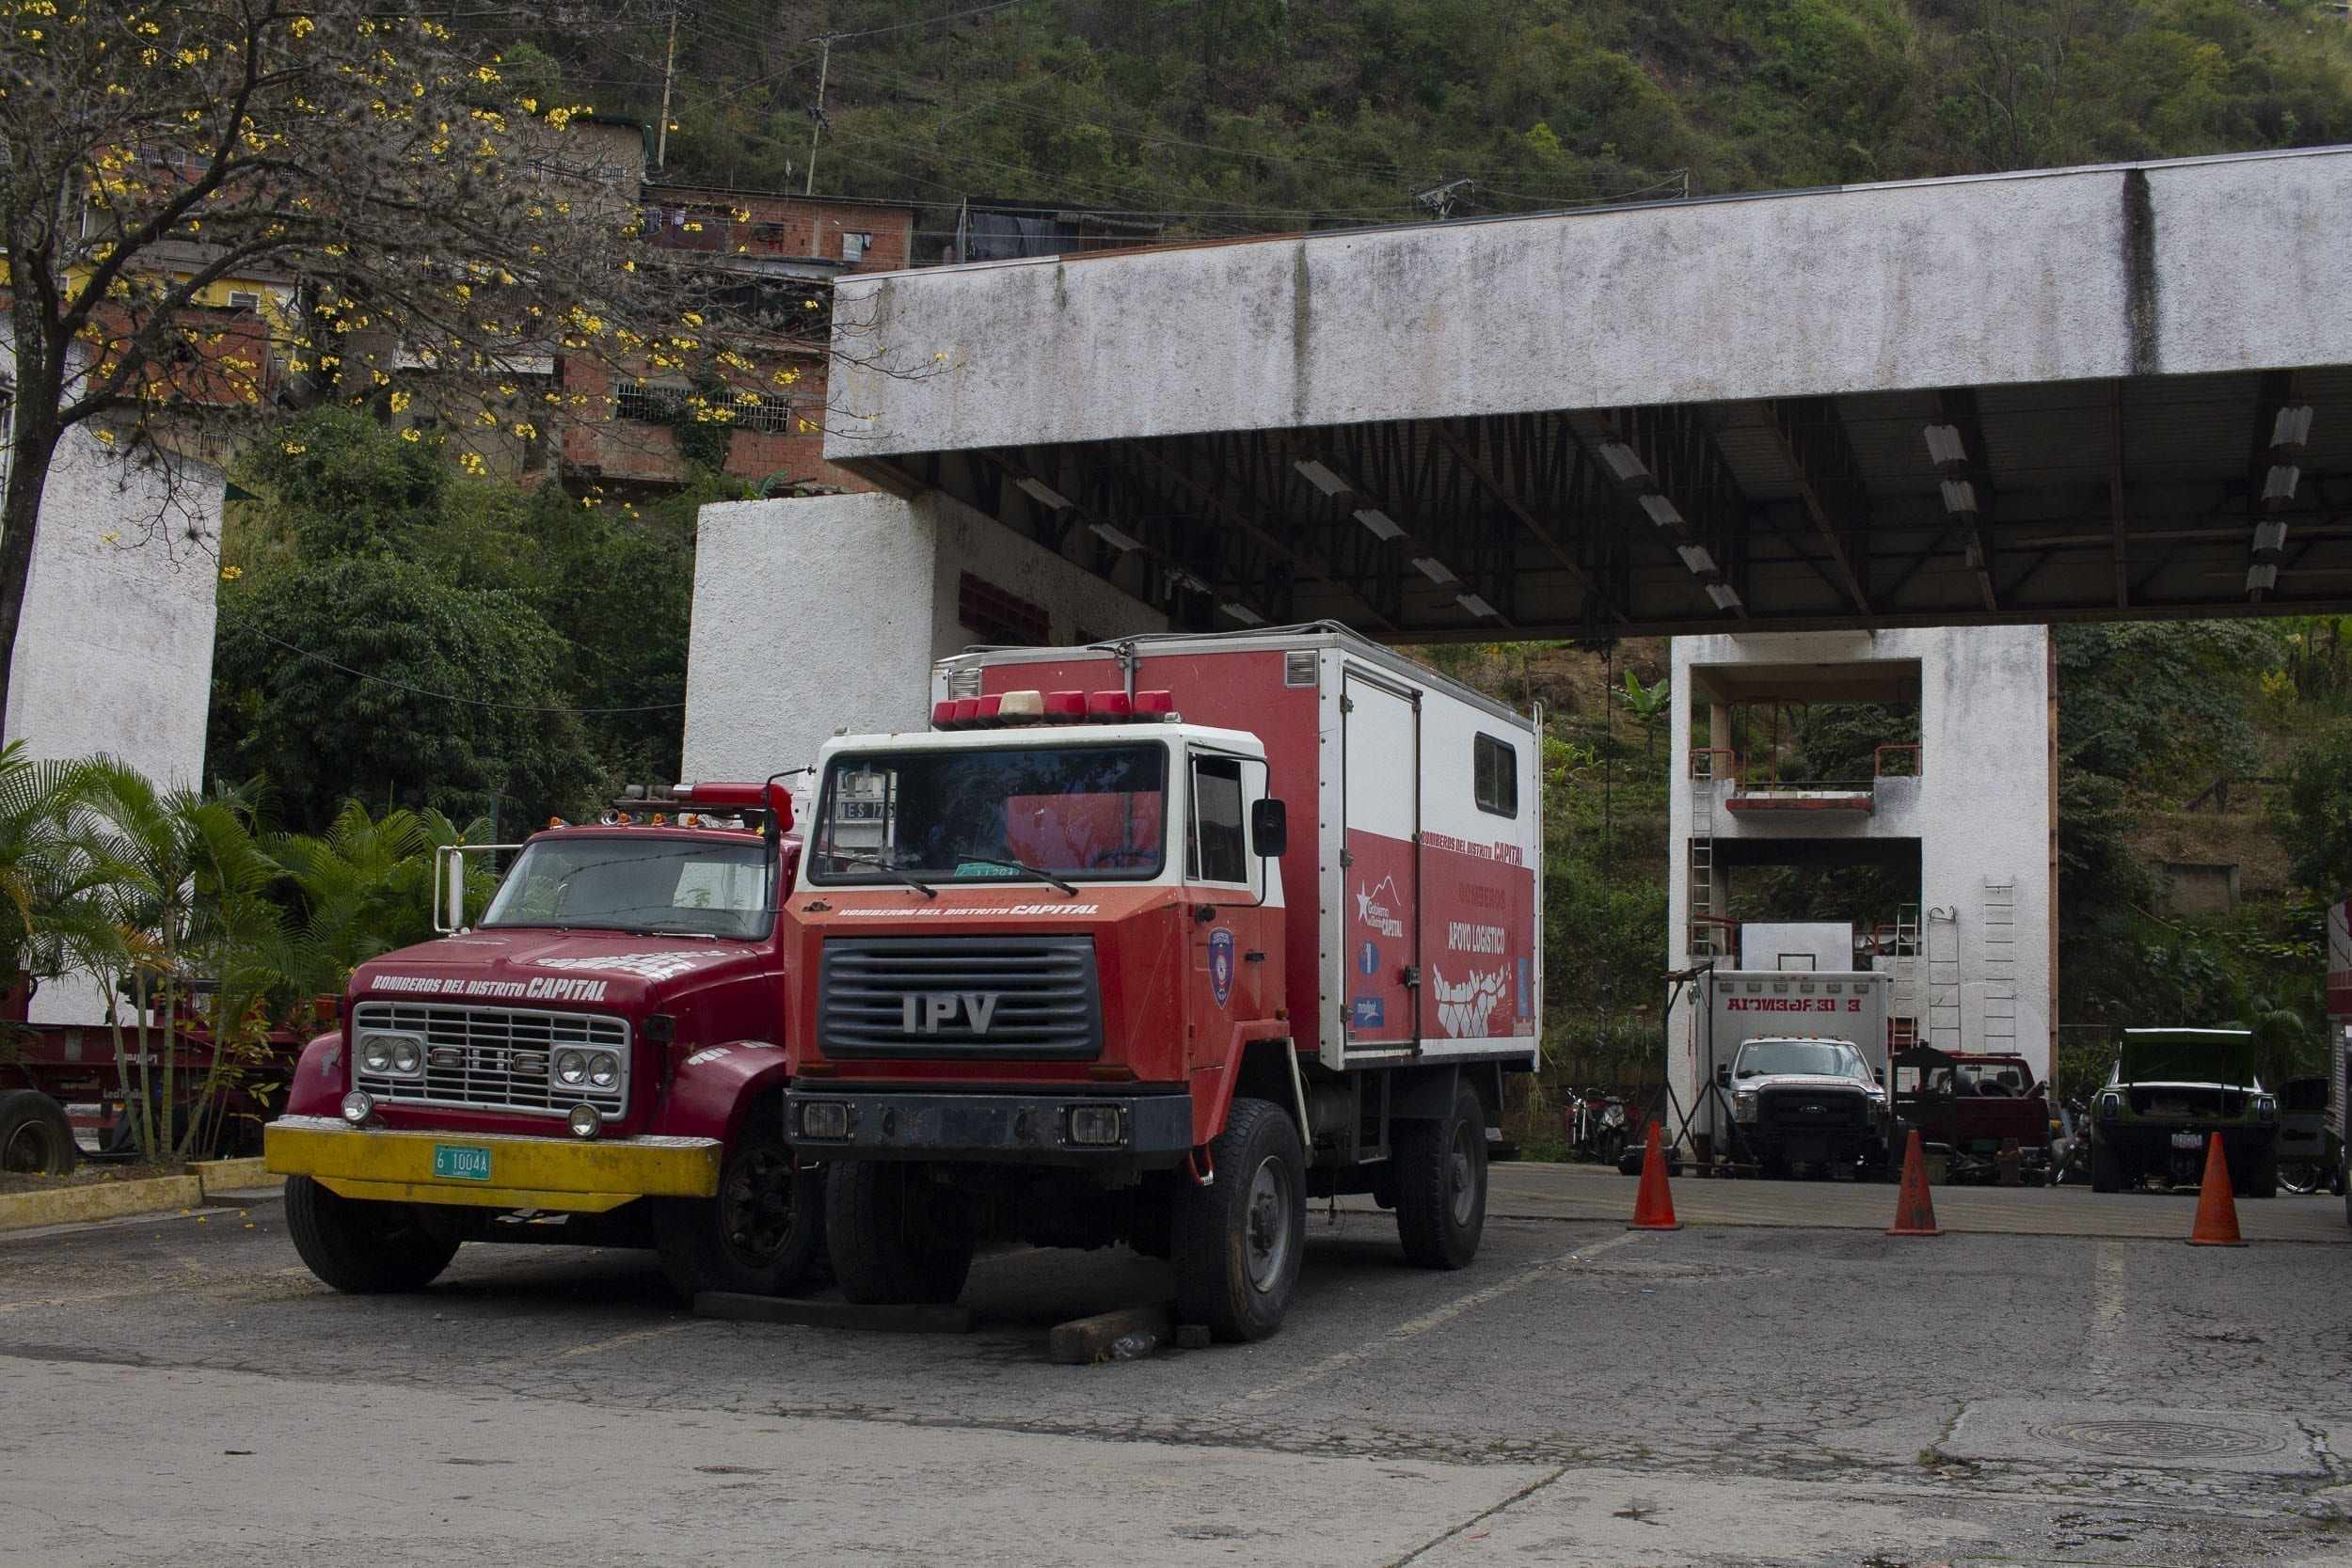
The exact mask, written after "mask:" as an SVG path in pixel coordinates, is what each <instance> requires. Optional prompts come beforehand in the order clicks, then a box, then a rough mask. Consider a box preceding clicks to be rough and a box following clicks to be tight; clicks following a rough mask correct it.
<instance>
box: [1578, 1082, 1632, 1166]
mask: <svg viewBox="0 0 2352 1568" xmlns="http://www.w3.org/2000/svg"><path fill="white" fill-rule="evenodd" d="M1560 1119H1561V1122H1562V1127H1561V1132H1563V1134H1564V1135H1565V1137H1566V1139H1567V1145H1568V1158H1570V1159H1571V1160H1584V1161H1591V1162H1593V1163H1594V1164H1604V1165H1613V1164H1616V1163H1617V1161H1618V1158H1619V1156H1621V1155H1623V1154H1624V1153H1625V1150H1626V1146H1627V1145H1628V1144H1629V1142H1630V1141H1631V1140H1632V1136H1633V1120H1632V1117H1631V1116H1630V1115H1629V1113H1628V1111H1627V1108H1626V1103H1625V1101H1622V1100H1620V1099H1618V1098H1617V1097H1616V1096H1614V1095H1613V1094H1610V1093H1608V1092H1607V1091H1606V1090H1602V1089H1586V1090H1584V1091H1583V1092H1582V1093H1581V1094H1578V1095H1577V1096H1576V1097H1575V1098H1574V1099H1573V1100H1572V1101H1570V1102H1569V1103H1568V1104H1566V1105H1565V1106H1563V1107H1561V1112H1560Z"/></svg>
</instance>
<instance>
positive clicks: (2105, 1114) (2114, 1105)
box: [2099, 1094, 2123, 1121]
mask: <svg viewBox="0 0 2352 1568" xmlns="http://www.w3.org/2000/svg"><path fill="white" fill-rule="evenodd" d="M2122 1114H2123V1097H2122V1095H2120V1094H2103V1095H2101V1096H2100V1097H2099V1119H2100V1120H2101V1121H2113V1120H2114V1119H2115V1118H2116V1117H2120V1116H2122Z"/></svg>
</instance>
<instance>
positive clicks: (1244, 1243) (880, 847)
mask: <svg viewBox="0 0 2352 1568" xmlns="http://www.w3.org/2000/svg"><path fill="white" fill-rule="evenodd" d="M939 676H940V679H939V685H938V686H937V687H935V690H938V691H939V701H938V703H937V705H936V707H935V708H934V712H933V726H932V728H931V729H930V730H928V731H922V732H913V733H901V734H893V735H877V736H842V737H837V738H835V739H834V740H833V741H831V742H830V743H828V744H827V746H826V747H825V749H824V751H823V752H822V754H821V757H820V759H819V763H818V779H817V783H816V790H815V796H814V800H815V804H814V806H813V808H812V816H811V819H810V822H809V825H808V845H807V853H806V854H805V856H804V857H803V861H802V863H801V867H800V873H799V879H798V881H797V883H796V885H795V886H794V888H793V891H792V895H791V897H790V898H789V899H788V900H787V909H786V919H787V921H788V922H789V923H790V924H791V926H792V927H794V929H795V931H796V933H797V935H796V937H795V939H794V941H795V943H796V944H795V946H794V948H793V951H792V960H791V961H792V967H793V969H794V972H795V974H797V975H798V976H800V977H801V980H800V984H799V985H798V986H797V988H796V990H795V991H794V1010H793V1015H792V1027H791V1030H790V1035H791V1050H792V1058H793V1062H792V1072H793V1085H792V1089H791V1091H790V1094H789V1097H788V1111H787V1135H788V1136H789V1137H790V1139H791V1140H792V1143H793V1145H794V1147H795V1148H797V1149H798V1150H799V1151H800V1153H801V1155H802V1156H803V1159H806V1160H814V1161H822V1162H823V1163H824V1164H825V1168H826V1183H827V1196H826V1216H827V1217H826V1236H827V1246H828V1249H829V1252H830V1256H831V1259H832V1261H833V1264H834V1272H835V1275H836V1276H837V1277H838V1279H839V1281H840V1283H841V1287H842V1290H843V1291H844V1292H845V1293H846V1294H848V1295H849V1296H850V1299H852V1300H855V1301H864V1302H874V1303H911V1302H926V1301H930V1302H937V1301H948V1300H953V1299H954V1298H955V1296H956V1295H957V1294H958V1293H959V1292H960V1291H961V1289H962V1286H963V1283H964V1277H965V1273H966V1270H967V1269H968V1268H969V1265H970V1261H971V1257H972V1249H973V1245H974V1243H975V1242H976V1240H977V1239H978V1238H980V1237H983V1236H1001V1237H1007V1238H1014V1239H1020V1240H1024V1241H1026V1242H1029V1243H1032V1244H1037V1245H1057V1246H1077V1247H1096V1246H1105V1245H1110V1244H1114V1243H1127V1244H1130V1245H1132V1246H1134V1247H1135V1248H1136V1249H1137V1250H1138V1251H1141V1252H1144V1253H1146V1254H1149V1255H1152V1256H1155V1257H1165V1258H1168V1259H1169V1261H1170V1263H1171V1264H1172V1266H1173V1272H1174V1275H1175V1293H1176V1296H1177V1301H1178V1307H1179V1311H1180V1313H1181V1314H1182V1316H1183V1320H1184V1322H1187V1323H1200V1324H1204V1325H1206V1326H1208V1327H1209V1328H1211V1329H1212V1330H1213V1331H1214V1332H1216V1334H1217V1335H1218V1336H1219V1337H1221V1338H1228V1339H1248V1338H1261V1337H1263V1335H1265V1334H1268V1333H1271V1332H1273V1331H1274V1329H1275V1328H1276V1327H1277V1326H1279V1323H1280V1322H1281V1320H1282V1317H1283V1315H1284V1313H1285V1312H1286V1311H1287V1309H1288V1303H1289V1299H1290V1295H1291V1291H1292V1287H1293V1284H1294V1282H1295V1278H1296V1275H1297V1273H1298V1268H1299V1263H1300V1260H1301V1258H1302V1255H1303V1252H1304V1247H1305V1237H1304V1231H1305V1201H1306V1198H1307V1197H1308V1196H1310V1195H1311V1194H1315V1195H1320V1194H1324V1193H1335V1192H1370V1193H1374V1194H1375V1195H1377V1196H1381V1197H1382V1198H1383V1199H1384V1200H1385V1201H1387V1202H1389V1203H1391V1204H1392V1205H1393V1206H1394V1207H1395V1208H1396V1209H1397V1212H1398V1216H1399V1219H1398V1225H1399V1233H1400V1237H1401V1239H1402V1240H1403V1241H1404V1243H1405V1250H1406V1255H1407V1257H1408V1258H1409V1259H1411V1260H1413V1261H1415V1262H1419V1263H1422V1264H1425V1265H1427V1266H1433V1267H1453V1268H1458V1267H1461V1266H1463V1265H1464V1264H1465V1263H1467V1262H1468V1261H1469V1260H1470V1257H1471V1256H1472V1255H1473V1254H1474V1252H1475V1249H1476V1246H1477V1242H1478V1236H1479V1233H1480V1229H1481V1227H1483V1223H1484V1214H1485V1196H1486V1184H1485V1183H1486V1159H1487V1155H1488V1146H1489V1142H1490V1129H1492V1128H1494V1126H1495V1125H1496V1123H1497V1122H1498V1121H1499V1120H1500V1108H1501V1101H1502V1069H1503V1068H1504V1067H1505V1066H1506V1065H1507V1066H1509V1067H1514V1068H1519V1069H1524V1068H1525V1067H1527V1066H1531V1065H1532V1064H1533V1058H1534V1043H1535V1042H1534V1034H1535V1029H1534V1021H1535V1018H1536V1017H1537V1016H1539V1015H1538V1013H1537V1000H1538V999H1537V992H1536V987H1535V982H1534V975H1535V974H1536V973H1537V972H1538V967H1539V958H1540V955H1539V952H1538V949H1537V947H1536V945H1535V944H1536V941H1537V936H1536V922H1535V919H1534V887H1535V884H1536V876H1537V873H1538V868H1539V856H1540V836H1539V834H1538V833H1537V832H1536V828H1537V823H1538V817H1537V814H1536V812H1535V810H1534V805H1535V800H1534V786H1533V780H1532V774H1533V765H1534V746H1533V743H1532V738H1533V737H1532V736H1531V735H1530V734H1529V733H1528V729H1527V727H1526V726H1525V723H1524V721H1517V722H1516V723H1515V722H1514V721H1512V720H1511V719H1510V717H1509V716H1508V714H1507V710H1502V709H1500V708H1493V709H1492V711H1491V712H1489V711H1486V710H1481V711H1480V712H1478V713H1476V714H1475V715H1472V714H1470V713H1469V712H1468V711H1467V710H1468V708H1469V697H1468V694H1467V693H1465V694H1463V695H1461V696H1459V697H1457V696H1456V695H1455V693H1454V691H1453V690H1452V689H1446V688H1444V687H1443V686H1442V685H1441V684H1440V683H1439V681H1438V678H1437V677H1435V676H1434V675H1433V674H1432V673H1428V672H1420V671H1418V670H1417V667H1414V666H1411V665H1410V664H1409V663H1407V661H1405V660H1402V659H1399V658H1397V657H1395V656H1393V655H1391V654H1389V653H1387V652H1386V651H1385V650H1376V649H1372V648H1370V647H1369V646H1368V645H1364V644H1360V643H1359V642H1358V641H1356V640H1354V639H1353V638H1351V637H1349V636H1348V635H1347V634H1345V633H1343V632H1340V631H1338V630H1336V629H1335V628H1320V627H1317V628H1282V629H1280V630H1279V631H1270V632H1267V633H1263V634H1258V635H1255V636H1242V637H1232V638H1226V637H1194V638H1188V637H1183V636H1168V637H1165V638H1152V639H1145V640H1137V641H1135V642H1129V643H1122V644H1120V645H1117V646H1111V647H1100V648H1089V649H1062V650H1019V651H992V652H989V653H985V654H976V655H970V656H960V657H959V658H958V659H957V660H953V661H950V664H949V666H947V667H946V668H944V669H943V670H942V671H941V672H940V673H939ZM1416 676H1418V677H1419V678H1418V679H1416V678H1415V677H1416ZM1082 681H1083V682H1084V683H1085V685H1084V687H1083V688H1080V682H1082ZM954 683H961V684H962V685H964V686H965V687H966V689H965V690H964V691H962V692H961V693H959V692H958V691H957V689H956V684H954ZM1030 683H1036V684H1030ZM1049 683H1050V684H1049ZM1163 683H1165V684H1163ZM1057 688H1061V689H1057ZM1480 701H1482V702H1483V699H1482V700H1480ZM1457 704H1458V705H1460V707H1461V709H1462V710H1463V711H1460V712H1457V711H1456V710H1455V706H1454V705H1457ZM1488 706H1489V707H1491V705H1488ZM1456 723H1458V724H1459V726H1460V727H1459V729H1458V730H1456V729H1454V728H1451V727H1450V726H1452V725H1454V724H1456ZM1441 725H1442V726H1449V727H1445V728H1441V727H1440V726H1441ZM1482 730H1483V732H1484V734H1483V736H1482V734H1481V733H1480V732H1481V731H1482ZM1433 737H1434V738H1433ZM1506 737H1507V738H1506ZM1351 758H1352V761H1351V760H1350V759H1351ZM1481 766H1484V767H1485V768H1486V773H1485V774H1484V775H1483V778H1484V783H1483V784H1481V783H1479V782H1478V781H1479V779H1480V778H1481V777H1482V775H1480V774H1479V768H1481ZM1505 766H1510V767H1514V768H1518V767H1523V768H1525V772H1524V773H1520V772H1516V771H1515V772H1513V773H1512V774H1511V775H1510V776H1509V777H1508V778H1505V779H1502V780H1501V782H1498V775H1499V774H1501V772H1502V768H1504V767H1505ZM1351 768H1352V769H1353V771H1350V769H1351ZM1522 778H1526V779H1527V780H1528V784H1527V787H1526V788H1525V789H1524V791H1523V792H1522V790H1521V788H1520V780H1521V779H1522ZM1476 789H1485V790H1486V792H1487V793H1486V797H1485V798H1486V799H1487V800H1489V801H1490V803H1491V811H1490V815H1491V816H1493V817H1494V818H1495V819H1496V821H1497V822H1498V824H1502V823H1506V822H1507V824H1508V828H1509V834H1510V836H1508V837H1507V838H1505V837H1503V836H1502V828H1501V827H1500V826H1498V828H1497V829H1495V830H1494V831H1491V832H1488V835H1487V837H1486V840H1485V841H1484V842H1481V843H1477V844H1471V843H1470V842H1468V841H1467V834H1466V833H1465V834H1464V835H1463V836H1461V837H1456V836H1454V829H1455V828H1456V827H1457V826H1458V827H1460V828H1463V829H1470V828H1471V827H1472V825H1473V824H1475V823H1477V822H1478V820H1479V813H1480V809H1481V808H1479V807H1478V806H1477V805H1476V804H1475V803H1474V801H1473V799H1472V796H1473V791H1474V790H1476ZM1506 795H1507V796H1508V798H1509V804H1508V807H1507V812H1506V808H1505V807H1504V806H1503V805H1502V800H1503V798H1504V797H1505V796H1506ZM1522 800H1524V802H1525V805H1524V809H1522V807H1521V804H1520V802H1521V801H1522ZM1441 812H1442V813H1445V814H1449V815H1442V816H1441V815H1440V813H1441ZM1456 812H1458V816H1454V815H1451V814H1454V813H1456ZM1438 889H1441V890H1442V896H1432V892H1433V890H1438Z"/></svg>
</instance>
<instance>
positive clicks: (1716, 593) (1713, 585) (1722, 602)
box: [1707, 582, 1740, 610]
mask: <svg viewBox="0 0 2352 1568" xmlns="http://www.w3.org/2000/svg"><path fill="white" fill-rule="evenodd" d="M1707 596H1708V598H1709V599H1711V600H1713V601H1714V605H1715V608H1716V609H1717V610H1737V609H1739V608H1740V594H1739V592H1738V591H1737V590H1735V589H1734V588H1733V587H1732V586H1731V584H1729V583H1727V582H1710V583H1708V585H1707Z"/></svg>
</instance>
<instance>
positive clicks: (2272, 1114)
mask: <svg viewBox="0 0 2352 1568" xmlns="http://www.w3.org/2000/svg"><path fill="white" fill-rule="evenodd" d="M2254 1119H2255V1120H2257V1121H2277V1120H2278V1119H2279V1101H2277V1100H2276V1099H2274V1098H2272V1097H2271V1096H2269V1095H2264V1096H2263V1097H2262V1098H2260V1099H2259V1100H2256V1101H2254Z"/></svg>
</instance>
